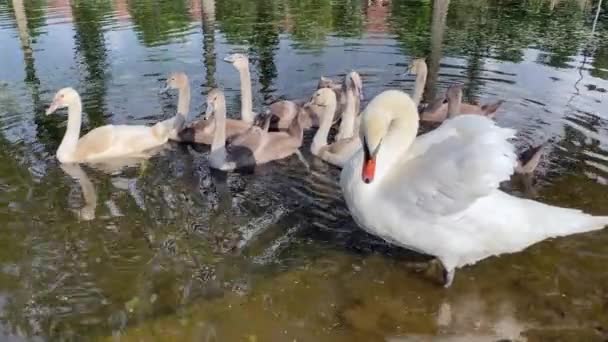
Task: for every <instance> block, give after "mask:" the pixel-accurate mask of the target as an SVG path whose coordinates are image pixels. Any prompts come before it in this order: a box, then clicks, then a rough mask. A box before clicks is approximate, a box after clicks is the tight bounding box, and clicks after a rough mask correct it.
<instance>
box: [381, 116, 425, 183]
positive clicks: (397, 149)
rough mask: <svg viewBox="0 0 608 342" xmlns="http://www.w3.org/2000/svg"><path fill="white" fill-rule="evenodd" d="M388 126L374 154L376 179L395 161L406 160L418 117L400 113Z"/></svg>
mask: <svg viewBox="0 0 608 342" xmlns="http://www.w3.org/2000/svg"><path fill="white" fill-rule="evenodd" d="M389 127H390V128H389V131H388V133H387V134H386V135H385V136H384V138H382V147H381V148H380V149H379V150H378V155H377V156H376V176H375V178H377V179H378V180H380V179H382V177H384V176H385V175H387V174H388V173H389V172H390V171H391V170H392V169H393V168H394V167H395V166H396V164H397V163H400V162H402V161H404V160H407V153H408V150H409V149H410V147H411V146H412V144H413V143H414V140H416V135H417V134H418V118H417V116H416V117H414V116H405V115H402V116H399V117H396V118H394V119H393V120H392V122H391V123H390V125H389ZM374 183H375V182H374Z"/></svg>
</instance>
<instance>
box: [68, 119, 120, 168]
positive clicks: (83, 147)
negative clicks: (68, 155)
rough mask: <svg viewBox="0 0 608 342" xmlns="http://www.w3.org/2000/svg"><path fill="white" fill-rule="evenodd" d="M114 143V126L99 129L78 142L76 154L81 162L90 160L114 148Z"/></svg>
mask: <svg viewBox="0 0 608 342" xmlns="http://www.w3.org/2000/svg"><path fill="white" fill-rule="evenodd" d="M113 141H114V126H113V125H106V126H101V127H97V128H95V129H94V130H92V131H90V132H89V133H87V134H85V135H84V136H82V137H81V138H80V139H79V140H78V145H77V146H76V151H75V153H74V154H75V156H76V157H77V159H79V160H84V159H90V158H91V157H94V156H96V155H101V154H103V153H104V152H106V151H108V150H109V149H110V148H112V143H113Z"/></svg>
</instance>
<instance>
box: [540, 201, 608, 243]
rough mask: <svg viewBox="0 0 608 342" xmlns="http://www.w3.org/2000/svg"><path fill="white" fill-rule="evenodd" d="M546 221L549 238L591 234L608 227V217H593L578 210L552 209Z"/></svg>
mask: <svg viewBox="0 0 608 342" xmlns="http://www.w3.org/2000/svg"><path fill="white" fill-rule="evenodd" d="M551 209H553V210H548V211H547V212H546V213H545V215H547V216H545V219H544V220H546V219H547V218H550V222H545V224H544V226H545V227H546V229H547V231H546V234H547V237H558V236H567V235H571V234H578V233H585V232H591V231H594V230H600V229H604V228H606V227H607V226H608V216H593V215H589V214H586V213H583V212H582V211H580V210H576V209H566V208H558V207H551Z"/></svg>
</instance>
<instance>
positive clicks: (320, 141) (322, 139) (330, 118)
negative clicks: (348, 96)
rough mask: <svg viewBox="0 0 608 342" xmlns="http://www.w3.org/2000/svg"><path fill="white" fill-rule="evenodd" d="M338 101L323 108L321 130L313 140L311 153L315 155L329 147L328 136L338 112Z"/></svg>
mask: <svg viewBox="0 0 608 342" xmlns="http://www.w3.org/2000/svg"><path fill="white" fill-rule="evenodd" d="M336 106H337V104H336V101H331V102H330V103H329V104H328V105H327V106H325V107H321V108H322V113H323V114H321V115H322V117H321V123H320V124H319V129H318V130H317V133H315V137H314V138H313V139H312V145H310V151H311V152H312V153H313V154H317V153H319V150H320V149H321V148H322V147H323V146H326V145H327V136H328V135H329V130H330V129H331V124H332V123H333V122H334V114H335V112H336Z"/></svg>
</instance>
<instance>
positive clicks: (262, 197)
mask: <svg viewBox="0 0 608 342" xmlns="http://www.w3.org/2000/svg"><path fill="white" fill-rule="evenodd" d="M598 6H599V8H598ZM606 10H608V5H606V3H605V1H604V5H598V3H597V1H586V0H571V1H568V0H561V1H560V0H550V1H549V0H547V1H543V0H529V1H511V0H506V1H494V0H488V1H484V0H462V1H451V2H450V1H449V0H426V1H416V0H408V1H406V0H377V1H373V0H369V1H368V0H333V1H329V0H221V1H217V2H214V1H213V0H187V1H186V0H159V1H152V0H131V1H125V0H95V1H92V0H73V1H65V0H49V1H44V0H0V318H1V319H0V327H1V329H0V339H1V340H3V341H25V340H28V341H30V340H32V341H38V340H57V341H87V340H100V341H249V342H254V341H394V342H397V341H429V340H437V341H444V340H445V341H456V340H458V341H477V340H479V341H496V340H499V339H513V340H529V341H556V340H562V341H596V340H597V341H605V340H606V339H608V271H607V268H606V265H607V264H608V232H606V231H599V232H594V233H589V234H582V235H578V236H571V237H567V238H563V239H556V240H551V241H546V242H543V243H540V244H538V245H535V246H533V247H531V248H529V249H527V250H525V251H523V252H521V253H518V254H514V255H507V256H502V257H500V258H490V259H487V260H485V261H483V262H480V263H478V264H477V265H475V266H472V267H466V268H464V269H462V270H460V271H458V272H457V274H456V280H455V283H454V285H453V287H452V288H450V289H448V290H446V289H443V288H442V287H440V286H438V285H437V284H436V283H435V282H434V281H433V279H432V278H429V277H428V276H426V275H425V274H423V273H422V272H417V271H415V270H413V269H412V268H411V267H406V265H411V263H410V261H417V262H418V261H423V260H425V258H424V257H423V256H419V255H417V254H414V253H411V252H408V251H405V250H402V249H399V248H394V247H391V246H388V245H387V244H386V243H384V242H383V241H380V240H378V239H376V238H374V237H372V236H369V235H367V234H366V233H364V232H363V231H361V230H360V229H359V228H358V227H357V226H356V224H355V223H354V222H353V221H352V219H351V218H350V215H349V214H348V210H347V209H346V207H345V205H344V202H343V200H342V197H341V194H340V190H339V186H338V179H339V172H338V170H337V169H334V168H332V167H330V166H328V165H325V164H323V163H321V162H319V161H316V160H314V158H312V156H311V155H310V153H308V152H307V150H306V147H307V146H309V142H310V139H311V137H312V132H307V134H306V136H305V140H306V142H305V144H304V146H305V148H303V150H304V151H303V152H304V157H305V158H307V159H308V160H309V161H310V162H311V169H310V171H309V170H307V169H306V168H305V167H303V164H302V163H301V162H300V160H299V159H298V158H297V157H291V158H288V159H285V160H281V161H278V162H275V163H271V164H268V165H265V166H262V167H258V168H257V169H256V170H255V172H254V173H253V174H235V173H231V174H228V175H226V174H221V173H212V172H210V171H209V168H208V166H207V162H206V157H207V148H199V147H196V146H180V145H178V144H170V145H169V146H168V147H167V148H166V149H165V150H164V151H163V152H162V153H161V154H159V155H158V156H156V157H154V158H152V159H150V160H149V161H147V162H146V163H143V164H136V165H132V166H129V167H126V168H123V169H119V170H114V171H111V172H110V171H108V170H106V169H104V168H100V167H91V166H82V167H66V166H64V167H62V166H60V164H59V163H58V162H57V161H56V159H55V157H54V155H55V150H56V149H57V147H58V145H59V142H60V141H61V138H62V136H63V133H64V131H65V120H66V117H65V113H64V112H59V113H58V114H57V115H52V116H45V115H44V110H45V108H46V107H47V106H48V104H49V103H50V101H51V98H52V96H53V94H54V93H55V91H57V90H58V89H59V88H61V87H65V86H72V87H74V88H76V89H77V90H78V91H79V92H80V94H81V96H82V99H83V107H84V113H85V116H84V117H85V123H84V127H83V128H84V130H90V129H91V128H93V127H96V126H100V125H103V124H108V123H139V124H148V123H153V122H156V121H158V120H161V119H165V118H169V117H171V116H172V115H173V114H174V113H175V111H176V102H177V97H176V94H169V95H159V94H158V90H159V88H160V87H161V85H162V83H163V81H164V79H165V78H166V75H167V74H168V73H169V72H171V71H177V70H182V71H185V72H187V74H188V76H189V77H190V79H191V84H192V88H193V89H192V106H191V112H190V114H191V116H190V120H194V119H195V118H196V117H198V116H199V113H201V111H202V110H203V107H204V106H203V104H204V95H205V94H206V93H207V91H208V90H209V89H210V88H211V87H215V86H222V87H223V88H224V89H226V94H227V102H228V107H229V111H230V112H237V111H238V110H239V108H238V106H239V91H238V89H239V88H238V87H239V85H238V77H237V73H236V71H235V70H234V68H233V67H232V66H231V65H229V64H227V63H225V62H223V61H222V58H223V57H224V56H225V55H227V54H229V53H232V52H247V53H248V54H249V56H250V58H251V69H252V78H253V87H254V107H255V108H256V109H260V108H262V106H263V105H265V104H268V103H270V102H272V101H274V100H276V99H278V98H303V97H308V96H310V94H311V93H312V91H313V89H314V87H315V86H316V81H317V80H318V78H319V76H321V75H326V76H333V77H341V76H342V75H344V73H345V72H347V71H349V70H351V69H355V70H357V71H359V72H360V73H361V74H362V77H363V82H364V87H365V96H366V100H369V99H370V98H371V97H373V96H374V95H375V94H377V93H378V92H380V91H381V90H383V89H387V88H401V89H404V90H406V91H408V92H409V91H411V90H412V89H413V86H414V80H413V77H412V76H409V75H407V74H406V67H407V65H408V63H409V62H410V61H411V59H412V58H414V57H426V58H427V62H428V64H429V68H430V69H429V78H428V81H427V85H426V89H427V91H426V94H425V98H426V100H430V99H432V98H433V97H434V96H436V94H438V93H441V92H443V91H444V90H445V88H446V87H447V86H448V85H449V84H450V83H452V82H461V83H463V84H464V98H465V100H466V101H469V102H471V101H478V102H481V103H484V102H489V101H492V100H496V99H504V100H506V102H505V103H504V105H503V106H502V108H501V109H500V110H499V113H498V115H497V121H498V123H499V124H500V125H502V126H508V127H514V128H516V129H517V130H518V132H519V139H518V140H517V145H518V147H520V148H523V147H525V146H527V145H532V144H538V143H540V142H543V141H550V143H549V144H548V147H547V148H546V150H545V151H546V154H545V156H544V157H543V160H542V164H541V166H540V170H539V171H538V172H537V174H536V178H535V179H534V180H533V181H530V180H525V181H522V180H521V179H517V178H514V179H513V180H512V182H508V183H506V184H505V189H506V191H508V192H511V193H515V194H517V195H519V196H525V197H531V198H537V199H539V200H542V201H545V202H548V203H552V204H557V205H564V206H571V207H576V208H580V209H584V210H585V211H589V212H592V213H596V214H604V215H606V214H608V196H607V195H608V185H607V182H608V109H607V108H608V107H607V104H608V94H607V89H608V15H606V14H605V13H606ZM378 210H382V208H378ZM406 224H407V222H404V225H406Z"/></svg>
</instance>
